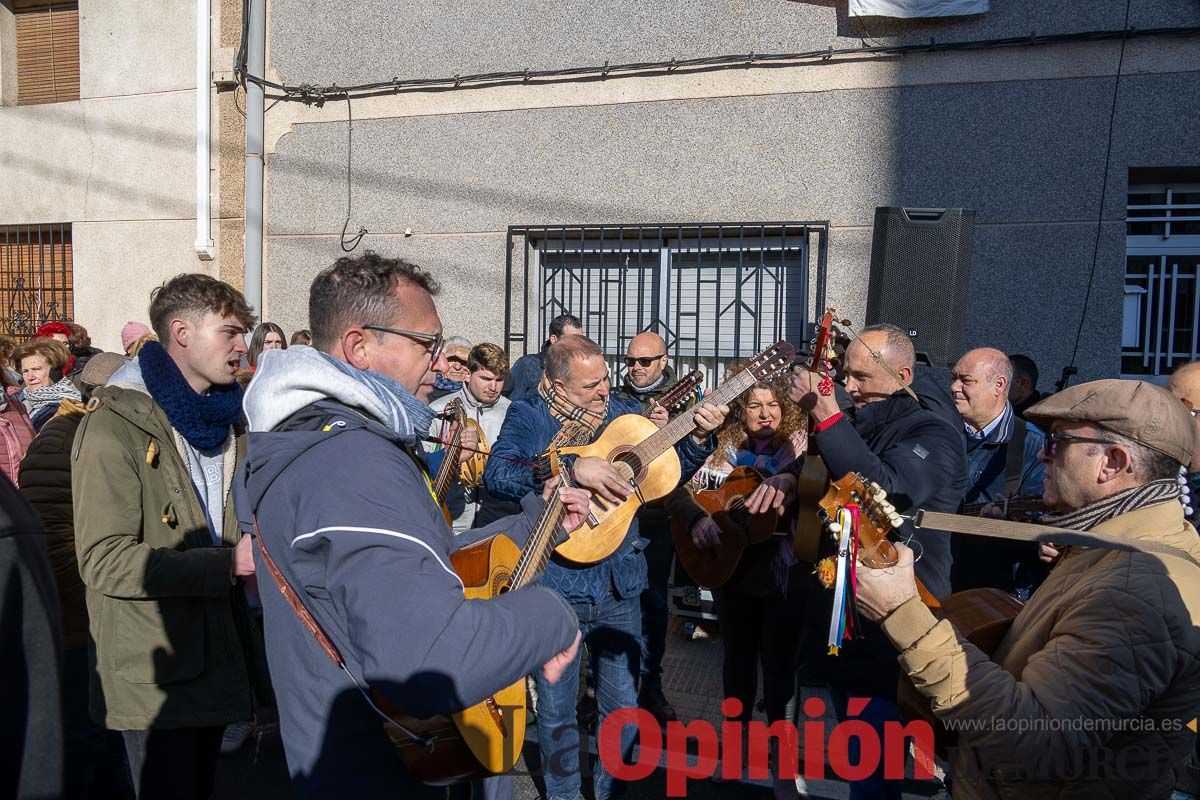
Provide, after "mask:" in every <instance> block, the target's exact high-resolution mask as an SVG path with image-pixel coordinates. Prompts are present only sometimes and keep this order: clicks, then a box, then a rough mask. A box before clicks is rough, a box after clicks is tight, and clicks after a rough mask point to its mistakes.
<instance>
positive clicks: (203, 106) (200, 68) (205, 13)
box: [194, 0, 215, 261]
mask: <svg viewBox="0 0 1200 800" xmlns="http://www.w3.org/2000/svg"><path fill="white" fill-rule="evenodd" d="M208 3H209V0H196V242H195V244H194V247H195V249H196V256H197V257H198V258H199V259H200V260H201V261H212V259H213V256H214V255H215V247H214V244H213V240H212V222H211V220H210V219H209V215H210V211H211V197H212V195H211V194H210V192H209V180H210V177H211V174H212V151H211V148H210V145H209V139H210V136H211V133H210V122H211V119H212V64H211V61H210V59H211V52H210V48H211V46H212V29H211V12H210V9H209V6H208Z"/></svg>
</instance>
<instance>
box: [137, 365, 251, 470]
mask: <svg viewBox="0 0 1200 800" xmlns="http://www.w3.org/2000/svg"><path fill="white" fill-rule="evenodd" d="M138 364H139V365H140V366H141V368H142V380H143V381H145V382H146V390H147V391H149V392H150V396H151V397H153V398H154V402H156V403H158V404H159V405H160V406H162V410H163V411H165V412H166V414H167V419H168V420H170V421H171V427H173V428H174V429H175V430H177V431H179V433H180V435H181V436H183V438H184V439H185V440H187V443H188V444H190V445H191V446H192V447H194V448H196V449H197V450H212V449H214V448H216V447H220V446H221V445H223V444H224V443H225V439H226V437H228V436H229V428H230V426H232V425H234V424H235V423H237V421H238V420H239V419H241V416H242V387H241V386H239V385H238V384H237V383H236V382H234V383H231V384H229V385H228V386H214V387H213V388H212V390H211V391H209V393H208V394H204V395H201V394H196V391H195V390H194V389H193V388H192V387H191V386H189V385H188V382H187V381H186V380H185V379H184V377H183V373H182V372H180V371H179V367H178V366H177V365H176V364H175V361H174V360H173V359H172V358H171V357H170V356H169V355H167V351H166V350H165V349H163V346H162V345H161V344H159V343H158V342H146V344H145V345H143V346H142V349H141V350H140V351H139V352H138Z"/></svg>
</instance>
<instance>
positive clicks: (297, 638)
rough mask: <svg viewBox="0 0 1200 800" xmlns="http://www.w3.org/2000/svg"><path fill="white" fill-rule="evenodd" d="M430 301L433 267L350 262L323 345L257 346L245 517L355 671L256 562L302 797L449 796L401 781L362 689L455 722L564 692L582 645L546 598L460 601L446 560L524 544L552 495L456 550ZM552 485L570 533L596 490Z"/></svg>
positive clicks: (319, 305)
mask: <svg viewBox="0 0 1200 800" xmlns="http://www.w3.org/2000/svg"><path fill="white" fill-rule="evenodd" d="M436 291H437V285H436V284H435V283H434V282H433V280H432V278H431V277H430V276H429V274H428V273H426V272H424V271H423V270H421V269H420V268H419V267H415V266H413V265H411V264H408V263H406V262H404V261H400V260H398V259H387V258H382V257H380V256H378V255H377V254H375V253H372V252H370V251H368V252H367V253H365V254H364V255H362V256H359V257H357V258H349V257H343V258H341V259H339V260H338V261H337V262H336V263H335V264H334V265H333V266H332V267H331V268H329V269H328V270H326V271H324V272H322V273H321V274H320V275H318V276H317V278H316V280H315V281H314V282H313V285H312V290H311V294H310V298H309V317H310V326H311V330H312V335H313V345H314V348H315V349H314V348H309V347H303V346H297V347H290V348H288V349H287V350H273V351H269V352H266V353H264V354H263V358H262V360H261V362H260V364H259V367H258V370H257V372H256V374H255V378H254V380H253V382H252V383H251V384H250V388H249V389H248V390H247V393H246V400H245V410H246V416H247V419H248V420H249V423H250V431H251V432H250V435H249V443H248V454H247V458H246V466H245V468H244V470H243V471H242V472H241V474H239V476H238V479H237V481H236V484H235V496H236V499H237V504H238V516H239V520H240V521H241V524H242V526H243V528H244V529H248V530H252V529H253V528H254V523H255V521H256V522H257V527H258V530H259V532H260V533H259V535H260V536H261V537H262V543H263V544H264V545H265V547H266V551H267V552H268V553H269V554H271V557H272V560H273V561H274V562H275V563H276V564H277V565H278V568H279V570H280V572H281V573H282V576H283V578H284V579H285V580H286V581H287V583H288V584H290V585H291V587H292V588H293V589H294V590H295V591H296V593H297V594H298V595H299V597H300V598H301V599H302V600H303V602H304V605H305V607H306V608H307V609H308V611H309V612H310V613H311V614H312V615H313V617H315V619H316V621H317V622H318V624H319V625H320V626H321V628H322V629H323V630H324V631H325V633H326V634H328V636H329V637H330V638H331V639H332V640H333V642H334V643H335V644H336V646H337V648H338V650H339V651H340V652H341V655H342V657H343V658H344V660H345V668H344V669H341V668H339V667H338V666H336V665H335V664H334V662H333V661H332V660H331V659H330V658H329V657H327V655H326V653H325V652H324V651H323V650H322V649H321V647H320V646H319V645H318V643H317V641H316V639H315V638H314V636H313V635H312V634H311V633H310V631H309V630H308V629H306V628H305V626H304V625H303V624H302V622H301V621H300V619H299V617H298V616H297V614H296V613H295V612H294V610H293V609H292V607H291V606H289V605H288V603H287V602H286V600H285V599H284V597H283V595H282V593H281V591H280V588H279V586H278V585H277V584H276V583H275V581H274V579H273V578H272V577H271V575H270V574H269V572H268V571H267V569H266V568H265V564H264V561H263V559H262V556H261V554H260V553H258V552H257V551H256V562H257V566H258V576H259V589H260V591H261V593H262V602H263V612H264V616H265V629H266V643H267V658H268V661H269V664H270V667H271V673H272V677H273V682H274V685H275V689H276V697H277V700H278V703H279V712H280V726H281V730H282V734H283V741H284V748H285V750H286V753H287V760H288V767H289V770H290V772H291V775H292V784H293V789H294V792H295V795H296V797H298V798H308V797H312V798H317V797H322V798H324V797H332V796H345V797H355V798H371V797H388V798H391V797H405V798H417V797H426V796H429V797H438V798H443V797H446V796H447V794H446V789H445V788H444V787H443V788H436V789H435V788H433V787H427V786H424V785H423V784H421V783H419V782H417V781H416V780H415V779H414V778H413V777H412V776H411V775H409V774H408V772H407V770H406V769H405V767H404V765H403V764H402V763H401V760H400V758H399V757H398V756H397V754H396V751H395V750H394V749H393V747H392V745H391V743H390V741H389V739H388V736H387V734H386V733H385V732H384V728H383V725H382V719H381V717H380V714H379V712H378V711H377V710H376V708H375V703H374V702H373V701H372V700H371V699H370V697H369V693H373V695H382V696H383V698H385V699H386V701H387V702H388V703H389V704H390V705H392V706H394V707H396V708H399V709H403V710H404V711H405V712H406V713H408V714H411V715H413V716H417V717H428V716H433V715H438V714H447V713H453V712H455V711H459V710H461V709H463V708H466V707H469V706H472V705H475V704H477V703H479V702H481V701H482V700H484V699H485V698H486V697H488V696H489V695H491V694H493V693H495V692H496V691H498V690H500V689H501V688H503V687H505V686H508V685H510V684H512V683H513V682H515V681H517V680H519V679H521V678H522V677H523V676H525V675H527V674H529V673H531V672H533V671H534V670H536V669H539V668H540V669H542V670H543V672H544V674H545V676H546V678H547V679H548V680H551V681H555V680H557V679H558V677H559V676H560V675H561V673H562V670H563V668H564V667H565V666H566V665H567V664H568V663H571V662H572V661H573V659H574V656H575V652H576V650H577V648H578V643H579V630H578V624H577V622H576V619H575V614H574V612H573V611H572V610H571V607H570V606H568V605H567V604H566V603H565V602H564V601H563V600H562V598H561V597H559V596H558V595H557V594H555V593H554V592H551V591H548V590H546V589H542V588H539V587H536V586H530V587H526V588H522V589H518V590H515V591H512V592H509V593H507V594H504V595H502V596H500V597H498V598H495V599H492V600H466V599H465V598H464V587H463V584H462V581H461V580H460V579H459V577H458V575H456V574H455V573H454V571H453V570H452V569H451V568H450V555H451V553H452V551H454V550H455V549H457V548H459V547H462V546H465V545H466V544H470V543H473V542H475V541H479V540H480V539H482V538H485V537H487V536H490V535H493V534H495V533H501V532H503V533H506V534H507V535H508V536H510V537H511V538H513V539H514V540H515V541H516V542H517V544H518V545H520V544H521V543H522V542H523V540H524V537H525V536H526V535H527V534H528V531H529V529H530V525H531V522H532V520H533V519H535V518H536V516H537V514H538V513H539V512H540V510H541V508H542V501H541V500H540V499H538V498H537V497H534V496H533V495H529V496H527V497H526V498H525V499H524V501H523V503H522V505H523V508H524V511H525V513H524V514H521V515H517V516H513V517H508V518H505V519H503V520H500V521H499V522H497V523H495V524H494V525H491V526H489V527H487V528H483V529H478V530H473V531H467V532H465V533H463V534H461V535H460V536H458V537H457V539H456V537H455V536H454V534H453V532H452V531H451V529H450V526H449V525H447V524H446V522H445V519H444V518H443V516H442V512H441V509H440V508H439V507H438V506H437V504H436V503H435V502H434V500H433V498H432V494H431V492H430V484H429V467H428V465H426V463H425V461H424V460H423V455H422V453H421V449H420V445H419V443H418V439H419V437H420V436H423V435H424V434H425V432H426V431H428V430H429V424H430V422H431V419H432V411H431V410H430V409H429V407H428V406H427V405H426V404H425V402H424V401H425V399H426V398H427V397H428V395H429V392H430V390H431V389H432V387H433V383H434V376H435V374H436V373H437V372H439V371H443V370H444V369H445V368H446V364H445V358H444V357H443V356H442V355H441V353H440V349H441V342H442V335H441V331H442V324H441V320H440V319H439V317H438V313H437V309H436V307H435V306H434V303H433V298H432V295H433V294H434V293H436ZM560 491H561V496H562V498H563V500H564V502H565V503H566V505H567V509H568V513H567V518H566V519H565V520H564V522H563V527H564V528H566V529H567V530H573V529H574V528H575V527H576V526H578V525H579V524H580V523H581V522H582V520H583V517H584V515H585V514H586V513H587V511H586V510H587V504H588V500H587V495H586V493H584V492H582V491H581V490H578V489H569V490H567V489H564V490H560ZM485 783H486V786H485V787H482V788H484V790H485V792H484V793H485V794H486V795H489V796H493V797H499V796H511V784H510V783H509V782H508V781H507V780H506V779H501V780H491V781H487V782H485ZM456 788H459V787H456ZM461 788H462V789H464V790H469V789H475V790H478V789H479V788H480V787H478V786H475V787H470V786H463V787H461ZM452 796H453V795H452ZM469 796H474V797H478V796H480V795H479V794H473V795H469Z"/></svg>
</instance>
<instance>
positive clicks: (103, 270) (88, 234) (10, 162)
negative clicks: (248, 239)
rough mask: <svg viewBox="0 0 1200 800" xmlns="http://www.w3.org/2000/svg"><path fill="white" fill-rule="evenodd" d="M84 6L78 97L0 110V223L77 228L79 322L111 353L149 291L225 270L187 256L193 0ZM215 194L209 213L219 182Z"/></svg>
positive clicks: (85, 1) (90, 0)
mask: <svg viewBox="0 0 1200 800" xmlns="http://www.w3.org/2000/svg"><path fill="white" fill-rule="evenodd" d="M79 6H80V8H79V11H80V21H79V33H80V96H81V99H80V100H79V101H76V102H68V103H53V104H47V105H37V106H11V105H10V106H6V107H4V108H0V176H2V179H0V183H3V185H4V187H5V191H4V192H2V193H0V225H16V224H39V223H51V222H66V223H72V226H73V235H74V240H73V241H74V286H75V314H76V319H77V321H78V322H80V323H81V324H83V325H84V326H86V327H87V328H88V330H89V332H90V333H91V335H92V339H93V342H95V343H96V345H97V346H99V347H102V348H105V349H113V350H117V349H119V348H120V336H119V334H120V328H121V326H122V325H123V324H124V323H125V321H126V320H129V319H138V320H143V321H144V320H145V319H146V309H147V306H148V305H149V292H150V289H151V288H153V287H154V286H156V285H158V284H159V283H161V282H162V281H163V280H165V279H167V278H169V277H171V276H172V275H175V274H178V273H180V272H185V271H200V272H208V273H210V274H214V275H215V274H218V270H219V269H220V262H219V259H218V260H214V261H210V262H204V261H200V260H199V259H198V258H197V257H196V255H195V252H194V250H193V241H194V239H195V213H196V210H195V209H196V206H195V141H196V139H195V97H196V94H195V63H196V61H195V58H196V55H195V3H194V2H193V0H162V1H161V2H156V3H155V4H154V7H153V9H149V8H148V7H147V6H146V4H145V3H144V2H138V0H80V3H79ZM2 17H3V12H2V11H0V26H2V24H3V22H2ZM214 27H215V23H214ZM215 96H216V95H215V93H214V98H215ZM216 105H217V104H216V103H215V102H214V107H215V106H216ZM232 110H233V109H232V108H231V109H230V111H232ZM217 129H218V115H217V113H216V111H215V110H214V130H217ZM216 152H217V150H216V148H214V154H216ZM216 163H217V159H216V157H215V155H214V166H215V165H216ZM213 192H214V212H213V213H214V217H215V216H216V215H217V211H218V206H217V201H216V195H217V181H216V180H215V179H214V182H213ZM219 230H220V226H219V225H215V226H214V239H218V241H219V237H218V232H219ZM235 230H236V228H235ZM236 233H237V234H238V236H239V238H240V230H236ZM222 249H223V251H226V252H229V251H232V250H233V248H232V247H231V246H228V245H227V246H225V247H224V248H222ZM236 257H237V259H238V261H239V264H238V267H239V272H240V258H241V252H240V246H239V247H238V248H237V250H236Z"/></svg>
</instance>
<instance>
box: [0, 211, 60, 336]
mask: <svg viewBox="0 0 1200 800" xmlns="http://www.w3.org/2000/svg"><path fill="white" fill-rule="evenodd" d="M71 256H72V248H71V226H70V225H69V224H56V225H10V226H0V320H2V322H0V326H2V327H0V332H3V333H4V334H6V335H8V336H14V337H17V338H19V339H28V338H30V337H32V336H33V334H34V333H35V332H36V331H37V329H38V328H39V327H40V326H41V325H42V324H43V323H46V322H49V321H51V320H69V319H73V318H74V311H75V308H74V284H73V275H72V264H71Z"/></svg>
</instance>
